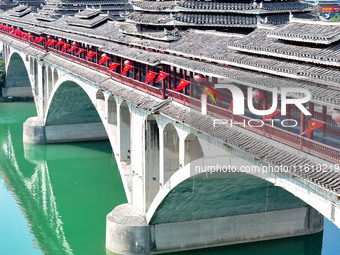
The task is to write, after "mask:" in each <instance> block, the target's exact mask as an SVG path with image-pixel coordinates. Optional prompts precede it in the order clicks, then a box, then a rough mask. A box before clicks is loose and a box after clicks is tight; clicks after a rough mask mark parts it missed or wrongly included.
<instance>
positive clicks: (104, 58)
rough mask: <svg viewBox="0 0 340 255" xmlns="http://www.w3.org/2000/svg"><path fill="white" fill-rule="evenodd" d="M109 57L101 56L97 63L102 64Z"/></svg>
mask: <svg viewBox="0 0 340 255" xmlns="http://www.w3.org/2000/svg"><path fill="white" fill-rule="evenodd" d="M109 59H110V58H109V57H107V56H102V57H101V58H100V61H99V64H98V65H100V66H101V65H102V64H104V63H105V62H106V61H108V60H109Z"/></svg>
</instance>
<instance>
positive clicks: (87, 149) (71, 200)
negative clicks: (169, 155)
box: [0, 103, 340, 255]
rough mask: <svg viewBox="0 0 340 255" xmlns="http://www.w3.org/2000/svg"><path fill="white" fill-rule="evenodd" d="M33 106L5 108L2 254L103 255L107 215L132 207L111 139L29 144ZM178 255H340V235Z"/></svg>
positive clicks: (331, 230)
mask: <svg viewBox="0 0 340 255" xmlns="http://www.w3.org/2000/svg"><path fill="white" fill-rule="evenodd" d="M35 115H36V111H35V107H34V104H33V103H0V255H12V254H13V255H21V254H23V255H35V254H37V255H38V254H47V255H59V254H61V255H63V254H74V255H105V254H107V252H106V250H105V217H106V214H107V213H109V212H110V211H111V210H112V209H113V208H114V207H115V206H117V205H118V204H121V203H125V202H126V197H125V194H124V190H123V185H122V182H121V179H120V176H119V172H118V169H117V166H116V164H115V160H114V158H113V156H112V150H111V146H110V144H109V142H91V143H73V144H56V145H24V144H23V142H22V123H23V122H24V121H25V120H26V119H27V118H28V117H31V116H35ZM174 254H187V255H189V254H216V255H217V254H233V255H248V254H249V255H250V254H258V255H260V254H261V255H269V254H270V255H275V254H277V255H279V254H280V255H284V254H289V255H303V254H304V255H306V254H308V255H320V254H323V255H340V230H339V229H337V228H336V227H335V226H334V225H333V224H332V223H330V222H329V221H328V220H325V230H324V231H323V233H319V234H316V235H312V236H306V237H297V238H288V239H282V240H274V241H267V242H259V243H252V244H247V245H234V246H229V247H219V248H211V249H204V250H196V251H189V252H182V253H174Z"/></svg>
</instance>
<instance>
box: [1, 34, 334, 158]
mask: <svg viewBox="0 0 340 255" xmlns="http://www.w3.org/2000/svg"><path fill="white" fill-rule="evenodd" d="M0 32H1V33H5V34H7V35H9V36H11V37H13V38H15V39H18V40H20V38H19V37H17V36H15V35H11V34H9V33H6V32H4V31H0ZM24 41H25V40H24ZM29 44H30V45H31V46H32V47H34V48H36V49H39V50H42V51H45V52H47V51H50V52H51V53H53V54H55V55H57V56H61V57H63V58H67V59H69V60H71V61H72V62H74V63H78V64H80V65H83V66H86V67H89V68H91V69H94V70H97V71H99V72H101V73H104V74H106V75H109V76H110V77H111V78H112V79H113V80H115V81H118V82H120V83H122V84H125V85H127V86H129V87H132V88H135V89H137V90H140V91H143V92H145V93H147V94H150V95H153V96H156V97H158V98H163V99H165V98H166V97H167V96H169V97H172V98H173V99H174V101H176V102H178V103H181V104H183V105H185V106H188V107H191V108H193V109H196V110H198V111H200V107H201V102H200V100H199V99H197V98H194V97H192V96H189V95H185V94H183V93H180V92H175V91H174V90H172V89H170V88H165V86H164V83H163V87H162V88H158V87H155V86H152V85H149V84H146V83H143V82H141V81H138V80H136V79H133V78H130V77H126V76H123V75H121V74H119V73H118V72H110V71H108V68H107V67H105V66H99V65H98V64H97V63H94V62H91V61H88V60H86V59H84V58H81V57H77V56H74V55H72V54H69V53H66V52H61V51H60V50H58V49H54V48H48V49H47V48H46V47H45V46H44V45H40V44H36V43H33V42H29ZM207 110H208V114H209V115H211V116H214V117H217V118H221V119H226V120H228V121H231V120H233V121H235V122H239V123H240V122H243V121H245V122H246V123H248V121H249V120H251V119H250V118H249V117H247V116H241V115H232V114H231V113H230V112H228V110H227V109H225V108H222V107H218V106H215V105H212V104H208V105H207ZM244 128H246V129H248V130H251V131H252V132H255V133H257V134H260V135H262V136H265V137H268V138H271V139H274V140H276V141H279V142H281V143H283V144H286V145H289V146H292V147H294V148H297V149H300V150H301V151H304V152H307V153H310V154H313V155H315V156H318V157H320V158H322V159H325V160H328V161H331V162H333V163H340V149H338V148H335V147H332V146H328V145H325V144H322V143H320V142H317V141H315V140H311V139H308V138H306V137H303V136H300V135H298V134H295V133H293V132H289V131H287V130H284V129H282V128H278V127H275V126H271V125H269V124H264V126H263V127H257V128H254V127H249V126H248V125H245V126H244Z"/></svg>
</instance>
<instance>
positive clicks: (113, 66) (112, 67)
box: [109, 63, 119, 71]
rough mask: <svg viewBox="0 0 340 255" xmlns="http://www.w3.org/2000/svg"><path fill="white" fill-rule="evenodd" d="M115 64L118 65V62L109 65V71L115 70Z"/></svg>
mask: <svg viewBox="0 0 340 255" xmlns="http://www.w3.org/2000/svg"><path fill="white" fill-rule="evenodd" d="M117 66H119V64H117V63H112V64H111V65H110V68H109V71H113V70H115V69H116V68H117Z"/></svg>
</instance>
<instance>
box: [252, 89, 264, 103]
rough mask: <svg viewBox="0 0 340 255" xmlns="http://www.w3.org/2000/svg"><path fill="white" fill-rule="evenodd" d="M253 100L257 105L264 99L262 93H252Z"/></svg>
mask: <svg viewBox="0 0 340 255" xmlns="http://www.w3.org/2000/svg"><path fill="white" fill-rule="evenodd" d="M253 98H254V99H255V102H256V103H258V102H259V101H260V99H263V98H264V93H263V92H261V91H259V90H257V89H256V90H254V91H253Z"/></svg>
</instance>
